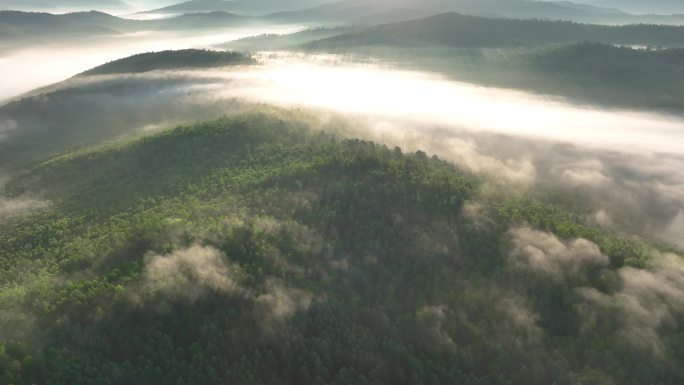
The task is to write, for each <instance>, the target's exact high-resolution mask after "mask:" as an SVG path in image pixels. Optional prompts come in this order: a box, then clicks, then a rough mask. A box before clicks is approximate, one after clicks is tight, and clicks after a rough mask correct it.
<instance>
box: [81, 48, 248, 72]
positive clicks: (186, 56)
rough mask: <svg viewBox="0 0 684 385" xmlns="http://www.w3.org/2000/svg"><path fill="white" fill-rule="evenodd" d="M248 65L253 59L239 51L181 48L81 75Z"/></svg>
mask: <svg viewBox="0 0 684 385" xmlns="http://www.w3.org/2000/svg"><path fill="white" fill-rule="evenodd" d="M248 64H256V60H254V59H252V58H251V57H249V56H247V55H245V54H242V53H238V52H229V51H211V50H206V49H183V50H177V51H160V52H146V53H141V54H137V55H133V56H129V57H127V58H124V59H120V60H115V61H112V62H109V63H106V64H103V65H101V66H98V67H95V68H93V69H90V70H88V71H85V72H83V73H82V74H81V76H84V75H107V74H120V73H140V72H148V71H153V70H170V69H184V68H185V69H188V68H212V67H226V66H232V65H248Z"/></svg>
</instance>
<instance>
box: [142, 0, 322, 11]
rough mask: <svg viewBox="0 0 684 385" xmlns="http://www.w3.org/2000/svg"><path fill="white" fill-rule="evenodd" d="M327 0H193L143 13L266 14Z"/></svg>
mask: <svg viewBox="0 0 684 385" xmlns="http://www.w3.org/2000/svg"><path fill="white" fill-rule="evenodd" d="M326 2H328V1H326V0H290V1H279V0H231V1H227V0H191V1H186V2H183V3H179V4H174V5H170V6H167V7H163V8H158V9H153V10H151V11H147V12H143V13H171V14H173V13H187V12H212V11H224V12H243V13H249V14H266V13H269V12H276V11H289V10H297V9H303V8H309V7H313V6H316V5H320V4H323V3H326Z"/></svg>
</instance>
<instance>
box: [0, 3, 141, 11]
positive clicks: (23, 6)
mask: <svg viewBox="0 0 684 385" xmlns="http://www.w3.org/2000/svg"><path fill="white" fill-rule="evenodd" d="M3 9H5V10H8V9H9V10H22V11H31V10H92V9H97V10H108V11H111V10H126V9H130V5H128V4H127V3H125V2H123V1H119V0H97V1H94V0H0V10H3Z"/></svg>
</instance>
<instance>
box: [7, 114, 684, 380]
mask: <svg viewBox="0 0 684 385" xmlns="http://www.w3.org/2000/svg"><path fill="white" fill-rule="evenodd" d="M338 132H339V131H338V130H337V127H336V123H335V122H334V121H333V120H326V119H322V118H319V117H317V116H316V115H313V114H310V113H308V112H304V111H301V110H281V109H275V108H268V107H255V108H254V109H253V110H251V111H250V112H245V113H241V114H238V115H234V116H231V117H228V118H223V119H220V120H215V121H207V122H200V123H196V124H192V125H183V126H179V127H176V128H174V129H171V130H167V131H163V132H160V133H156V134H151V135H147V136H143V137H138V138H131V139H126V140H121V141H116V142H111V143H107V144H103V145H98V146H95V147H89V148H85V149H81V150H78V151H75V152H70V153H66V154H62V155H59V156H56V157H54V158H52V159H50V160H48V161H45V162H42V163H39V164H38V165H36V166H35V167H32V168H30V169H28V170H26V171H24V172H23V173H21V174H20V175H18V176H15V177H14V178H12V179H11V180H9V181H7V182H6V184H5V186H4V190H5V195H6V196H7V197H8V199H10V200H13V201H15V202H24V204H25V205H27V206H30V207H31V210H30V212H29V214H27V215H19V216H11V215H10V216H6V217H4V218H2V221H0V287H2V290H1V291H0V383H2V384H13V385H28V384H46V385H57V384H69V385H80V384H122V385H123V384H127V385H128V384H152V383H155V384H179V385H181V384H182V385H187V384H219V383H230V384H250V385H253V384H299V385H306V384H345V385H348V384H393V385H398V384H483V385H484V384H487V385H490V384H502V385H507V384H557V385H561V384H568V385H570V384H587V385H589V384H629V385H631V384H634V385H637V384H673V385H674V384H681V383H683V382H684V369H683V368H684V365H683V363H684V348H683V346H684V330H682V328H681V325H682V324H684V323H683V322H682V321H684V319H683V317H684V315H682V314H680V313H677V312H676V311H674V310H672V311H669V312H668V315H667V317H663V318H658V317H657V316H656V311H655V310H656V309H660V310H663V309H665V310H667V309H671V308H670V304H671V303H673V301H677V300H678V299H677V298H674V297H672V296H671V292H668V291H667V290H666V289H663V290H661V291H658V292H657V293H658V294H657V295H656V296H655V297H648V296H646V295H645V294H643V292H641V291H639V290H636V289H635V288H637V287H638V285H640V284H641V285H646V284H647V283H648V282H649V281H648V279H649V277H650V278H652V279H657V278H662V281H663V282H665V283H664V285H666V284H667V282H669V281H668V279H676V277H677V276H675V275H668V274H675V273H676V272H677V271H682V270H676V269H674V268H673V269H671V271H672V272H671V273H666V272H665V271H664V270H663V266H666V265H667V264H673V263H675V265H672V266H680V267H681V262H673V261H679V260H680V256H679V255H677V254H676V252H675V251H674V250H672V249H670V248H668V247H667V246H664V245H657V244H653V243H650V242H648V241H645V240H642V239H639V238H635V237H628V236H625V235H621V234H618V233H614V232H611V231H609V230H605V229H602V228H599V227H598V226H596V225H595V224H593V223H591V222H589V221H587V220H586V219H584V217H583V216H581V215H578V214H576V213H573V212H570V211H568V209H566V208H564V207H562V206H558V205H553V204H550V203H548V202H546V201H545V200H544V199H542V198H540V197H539V196H536V195H532V194H524V193H523V194H514V193H510V192H505V191H496V190H492V187H491V185H488V184H487V183H485V180H484V179H483V178H484V177H482V176H478V175H474V174H472V173H470V172H468V171H466V170H463V169H459V168H458V167H456V166H454V165H452V164H450V163H447V162H445V161H443V160H440V159H438V158H437V157H435V156H431V154H427V153H425V152H423V151H417V152H410V153H409V152H404V151H402V149H400V148H388V147H386V146H383V145H381V144H376V143H372V142H368V141H363V140H357V139H353V138H345V137H343V136H341V135H339V134H338ZM549 245H550V246H549ZM539 253H542V254H546V257H547V258H545V259H535V258H537V257H538V256H539ZM580 255H581V256H582V257H579V256H580ZM542 260H544V261H546V263H547V264H542V263H537V262H539V261H542ZM535 261H536V262H535ZM548 263H550V264H548ZM677 263H678V264H677ZM667 266H669V265H667ZM635 303H641V304H642V308H641V309H646V310H648V309H651V310H653V311H654V313H653V314H652V315H651V316H646V317H644V316H643V314H642V313H639V312H637V311H634V309H635V308H634V307H633V306H631V305H634V304H635Z"/></svg>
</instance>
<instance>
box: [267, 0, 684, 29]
mask: <svg viewBox="0 0 684 385" xmlns="http://www.w3.org/2000/svg"><path fill="white" fill-rule="evenodd" d="M401 9H409V10H415V11H416V12H417V13H416V15H418V17H419V15H420V14H421V12H422V13H431V14H436V13H443V12H447V11H450V12H458V13H464V14H470V15H481V16H491V17H507V18H528V19H529V18H541V19H552V20H572V21H578V22H589V23H609V24H616V23H619V24H623V23H640V22H641V23H653V22H655V23H671V24H681V23H682V21H684V18H682V17H673V16H648V17H647V16H638V15H631V14H629V13H626V12H623V11H621V10H619V9H615V8H605V7H597V6H591V5H585V4H580V3H573V2H544V1H531V0H484V1H476V0H426V1H417V0H374V1H369V0H342V1H338V2H333V3H328V4H324V5H321V6H317V7H313V8H310V9H304V10H299V11H293V12H281V13H276V14H273V15H270V16H269V17H268V18H269V19H271V20H274V21H280V22H305V23H313V24H315V23H316V22H317V21H319V20H322V21H326V22H337V23H342V22H350V21H352V20H358V19H363V18H365V17H368V16H370V15H373V14H379V13H385V12H388V11H390V10H395V11H396V10H401ZM403 19H405V18H403ZM399 20H401V19H395V20H388V21H399Z"/></svg>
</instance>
